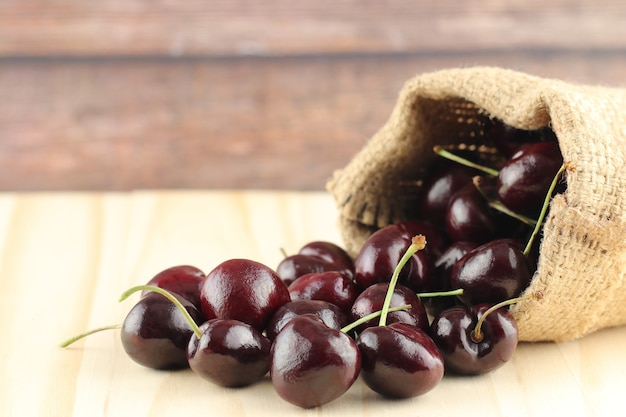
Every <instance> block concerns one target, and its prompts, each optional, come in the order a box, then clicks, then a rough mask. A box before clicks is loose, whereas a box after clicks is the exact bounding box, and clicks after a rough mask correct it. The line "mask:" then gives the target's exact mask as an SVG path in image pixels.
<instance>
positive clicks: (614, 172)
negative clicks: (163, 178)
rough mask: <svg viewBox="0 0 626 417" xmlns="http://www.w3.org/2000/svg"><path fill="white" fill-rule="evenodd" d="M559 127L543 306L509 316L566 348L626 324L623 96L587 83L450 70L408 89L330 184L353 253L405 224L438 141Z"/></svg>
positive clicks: (524, 329)
mask: <svg viewBox="0 0 626 417" xmlns="http://www.w3.org/2000/svg"><path fill="white" fill-rule="evenodd" d="M483 117H496V118H498V119H501V120H503V121H504V122H505V123H507V124H510V125H512V126H515V127H518V128H523V129H539V128H542V127H545V126H550V127H551V128H552V130H553V131H554V132H555V134H556V136H557V138H558V140H559V145H560V147H561V151H562V153H563V157H564V159H565V160H566V161H568V162H570V163H571V165H572V166H573V167H575V169H574V170H573V171H571V172H569V173H568V176H567V182H568V190H567V194H566V195H565V196H563V197H559V198H557V199H555V200H554V201H553V202H552V206H551V210H550V215H549V217H548V219H547V220H546V223H545V226H544V232H543V240H542V242H541V248H540V258H539V264H538V270H537V273H536V275H535V277H534V278H533V281H532V283H531V285H530V287H529V288H528V290H527V291H528V292H530V291H537V290H539V291H541V292H542V293H543V295H544V298H543V299H542V300H541V301H529V302H525V303H522V304H519V305H517V306H515V307H514V308H512V310H511V311H512V312H513V314H514V315H515V318H516V319H517V322H518V326H519V330H520V340H522V341H565V340H572V339H575V338H579V337H581V336H584V335H586V334H589V333H591V332H593V331H596V330H598V329H601V328H605V327H611V326H617V325H623V324H626V303H624V302H623V300H624V299H626V284H625V283H624V280H625V274H626V239H624V236H626V199H625V198H624V190H626V171H625V168H626V163H625V161H626V158H625V152H626V90H622V89H617V88H605V87H600V86H598V87H595V86H582V85H574V84H570V83H566V82H563V81H560V80H553V79H546V78H541V77H536V76H532V75H528V74H524V73H520V72H515V71H511V70H505V69H501V68H492V67H475V68H464V69H448V70H443V71H437V72H432V73H426V74H422V75H418V76H416V77H414V78H413V79H411V80H409V81H407V83H406V84H405V86H404V88H403V89H402V90H401V92H400V95H399V97H398V101H397V103H396V106H395V107H394V109H393V111H392V113H391V115H390V117H389V119H388V120H387V122H386V123H385V124H384V125H383V126H382V128H381V129H380V130H379V131H378V132H377V133H376V134H375V135H374V136H373V137H372V138H371V139H370V141H369V142H368V143H367V144H366V146H365V147H364V148H363V149H362V150H361V151H360V152H359V153H357V154H356V155H355V156H354V158H353V159H352V160H351V161H350V163H349V164H348V165H347V166H346V167H345V168H343V169H341V170H338V171H337V172H335V173H334V175H333V177H332V179H331V180H330V181H329V182H328V184H327V188H328V190H329V191H330V193H331V194H332V195H333V197H334V198H335V201H336V204H337V208H338V211H339V220H338V227H339V229H340V232H341V235H342V236H343V239H344V243H345V246H346V249H347V250H348V251H349V252H350V253H352V254H356V253H357V252H358V249H359V248H360V246H361V244H362V243H363V242H364V241H365V239H366V238H367V237H368V236H369V234H371V233H372V232H373V231H374V230H376V229H377V228H379V227H382V226H385V225H387V224H390V223H394V222H399V221H403V220H407V219H408V218H410V217H411V213H412V212H414V209H413V205H414V204H415V194H416V191H417V189H418V187H419V181H420V179H421V178H422V177H423V176H424V174H425V173H426V172H427V171H428V168H429V166H430V165H431V163H432V162H433V160H434V159H435V155H434V153H433V152H432V147H433V145H435V144H439V145H445V144H458V143H467V142H474V143H480V133H481V132H480V123H478V122H477V121H480V119H481V118H483Z"/></svg>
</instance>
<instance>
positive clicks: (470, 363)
mask: <svg viewBox="0 0 626 417" xmlns="http://www.w3.org/2000/svg"><path fill="white" fill-rule="evenodd" d="M531 298H532V299H537V300H538V299H540V298H541V294H540V293H535V294H531V295H530V296H529V297H524V298H513V299H510V300H505V301H503V302H501V303H498V304H495V305H490V304H479V305H475V306H472V307H467V306H456V307H451V308H449V309H447V310H444V311H443V312H441V313H440V314H439V315H438V316H436V317H435V318H434V319H433V322H432V324H431V330H430V334H431V337H432V338H433V340H434V342H435V344H436V345H437V346H438V347H439V349H440V351H441V354H442V356H443V358H444V361H445V367H446V370H448V371H451V372H454V373H459V374H470V375H476V374H484V373H487V372H491V371H493V370H495V369H497V368H499V367H501V366H502V365H504V364H505V363H506V362H508V361H509V359H511V357H512V356H513V353H514V352H515V349H516V347H517V342H518V332H517V324H516V323H515V319H514V318H513V316H512V315H511V314H510V313H509V312H508V311H507V310H506V309H504V308H503V307H504V306H505V305H509V304H512V303H516V302H519V301H524V300H527V299H531Z"/></svg>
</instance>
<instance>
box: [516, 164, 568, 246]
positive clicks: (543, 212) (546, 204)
mask: <svg viewBox="0 0 626 417" xmlns="http://www.w3.org/2000/svg"><path fill="white" fill-rule="evenodd" d="M567 166H568V164H567V163H564V164H563V165H561V167H560V168H559V170H558V171H557V173H556V175H555V176H554V178H553V179H552V183H550V188H549V189H548V192H547V193H546V197H545V198H544V200H543V206H542V207H541V212H540V213H539V217H538V218H537V224H535V228H534V229H533V232H532V234H531V235H530V238H529V239H528V242H527V243H526V247H525V248H524V256H528V254H529V253H530V250H531V249H532V246H533V243H534V242H535V239H536V238H537V235H538V234H539V230H541V224H542V223H543V220H544V219H545V217H546V213H547V212H548V207H550V200H552V193H553V192H554V189H555V188H556V185H557V183H558V182H559V179H560V178H561V174H563V172H564V171H565V169H566V168H567Z"/></svg>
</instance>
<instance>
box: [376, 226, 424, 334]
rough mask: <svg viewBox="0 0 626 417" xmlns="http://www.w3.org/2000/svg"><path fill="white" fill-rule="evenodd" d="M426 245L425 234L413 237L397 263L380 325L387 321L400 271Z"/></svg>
mask: <svg viewBox="0 0 626 417" xmlns="http://www.w3.org/2000/svg"><path fill="white" fill-rule="evenodd" d="M425 247H426V238H425V237H424V235H417V236H413V238H412V239H411V244H410V245H409V247H408V248H407V250H406V252H405V253H404V255H402V258H400V261H399V262H398V265H396V268H395V269H394V271H393V274H392V275H391V280H390V281H389V288H388V289H387V294H385V301H384V302H383V308H382V310H381V314H380V321H379V322H378V325H379V326H384V325H385V323H386V322H387V314H388V313H389V306H390V304H391V298H392V297H393V293H394V291H395V289H396V284H397V283H398V278H399V277H400V272H401V271H402V268H404V266H405V265H406V263H407V262H408V261H409V259H411V257H412V256H413V255H414V254H415V253H417V252H418V251H420V250H422V249H424V248H425Z"/></svg>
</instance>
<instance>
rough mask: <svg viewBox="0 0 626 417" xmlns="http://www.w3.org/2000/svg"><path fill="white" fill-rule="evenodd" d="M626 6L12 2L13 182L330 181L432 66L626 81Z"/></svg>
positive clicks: (39, 186)
mask: <svg viewBox="0 0 626 417" xmlns="http://www.w3.org/2000/svg"><path fill="white" fill-rule="evenodd" d="M625 17H626V5H624V4H623V3H621V2H618V1H616V0H601V1H597V2H593V4H591V3H589V2H585V1H579V0H576V1H565V0H557V1H551V2H540V1H538V0H530V1H514V2H493V1H489V0H471V1H467V2H461V3H459V2H456V1H452V0H445V1H438V2H417V3H416V2H409V1H406V0H403V1H400V0H397V1H389V2H355V1H341V2H330V1H329V0H322V1H318V2H298V3H297V4H293V2H287V1H285V0H272V1H270V2H261V3H259V2H250V1H243V0H237V1H223V0H220V1H215V2H203V1H199V0H192V1H188V2H174V1H159V2H149V1H146V0H131V1H127V2H124V1H116V0H109V1H102V2H88V3H85V2H82V1H78V0H55V1H53V2H42V1H39V0H35V1H29V2H19V1H6V2H1V3H0V91H2V100H0V167H2V168H1V169H0V190H6V191H36V190H131V189H162V188H176V189H211V188H219V189H233V188H234V189H283V190H322V189H323V188H324V184H325V182H326V180H327V178H329V176H330V175H331V174H332V172H333V171H334V170H335V169H337V168H340V167H342V166H344V165H345V164H346V163H347V162H348V160H349V159H350V158H351V157H352V155H354V154H355V153H356V152H357V151H358V150H359V149H360V148H361V147H362V146H363V144H364V143H365V141H367V139H368V138H369V137H371V136H372V135H373V134H374V133H375V132H376V131H377V130H378V128H379V127H380V126H381V125H382V123H383V122H384V121H385V120H386V118H387V116H388V115H389V113H390V111H391V108H392V106H393V104H394V102H395V99H396V97H397V94H398V92H399V90H400V88H401V87H402V84H403V83H404V82H405V81H406V80H407V79H408V78H410V77H412V76H414V75H416V74H418V73H421V72H425V71H431V70H436V69H441V68H447V67H457V66H469V65H497V66H502V67H506V68H512V69H517V70H521V71H527V72H530V73H534V74H537V75H543V76H550V77H555V78H561V79H565V80H568V81H573V82H584V83H590V84H605V85H611V86H622V85H625V84H626V73H625V72H624V70H623V68H625V67H626V54H624V51H626V36H625V35H626V33H624V31H625V30H626V29H625V28H626V26H624V25H623V24H622V22H623V21H624V18H625Z"/></svg>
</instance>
